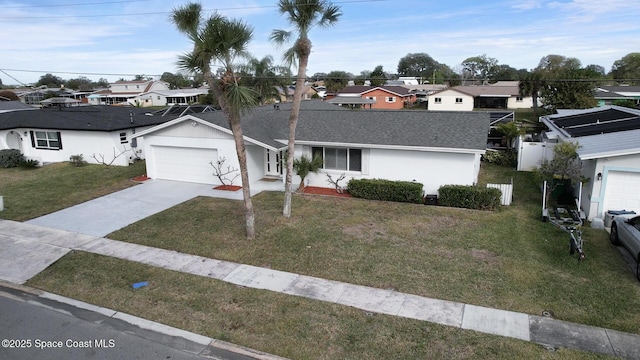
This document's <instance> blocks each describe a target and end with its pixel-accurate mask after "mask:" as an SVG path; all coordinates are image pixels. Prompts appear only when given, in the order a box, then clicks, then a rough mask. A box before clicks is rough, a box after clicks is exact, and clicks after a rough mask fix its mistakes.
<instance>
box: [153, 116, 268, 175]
mask: <svg viewBox="0 0 640 360" xmlns="http://www.w3.org/2000/svg"><path fill="white" fill-rule="evenodd" d="M193 123H195V122H192V121H188V120H187V121H183V122H181V123H179V124H176V125H175V126H172V127H169V128H166V129H162V130H159V131H157V132H154V133H152V134H148V135H146V136H144V152H145V153H146V154H147V163H146V165H147V176H148V177H150V178H152V179H153V178H157V177H158V163H159V162H158V159H156V158H155V156H154V155H153V151H154V147H176V148H183V149H189V148H192V149H211V150H216V152H217V155H218V159H212V160H214V161H217V160H219V159H221V158H223V157H224V158H225V163H224V166H223V169H226V168H227V166H231V167H232V168H235V169H238V174H239V173H240V172H239V170H240V163H239V161H238V156H237V153H236V147H235V141H234V140H233V136H232V135H230V134H227V133H225V132H222V131H219V130H217V129H214V128H211V127H209V126H206V125H203V124H196V125H195V126H193V125H192V124H193ZM246 153H247V168H248V171H249V180H250V182H253V181H257V180H259V179H261V178H262V176H263V175H264V160H263V159H264V153H263V149H262V148H261V147H258V146H255V145H251V144H246ZM211 174H212V175H211V184H219V180H218V179H217V178H215V176H214V175H213V168H212V169H211ZM234 185H240V186H242V180H241V179H240V177H238V178H237V179H236V180H235V181H234Z"/></svg>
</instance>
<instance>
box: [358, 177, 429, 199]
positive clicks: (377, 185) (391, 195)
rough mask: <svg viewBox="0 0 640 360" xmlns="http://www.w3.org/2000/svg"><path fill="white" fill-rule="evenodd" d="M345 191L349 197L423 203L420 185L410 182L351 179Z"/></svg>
mask: <svg viewBox="0 0 640 360" xmlns="http://www.w3.org/2000/svg"><path fill="white" fill-rule="evenodd" d="M347 189H348V191H349V194H351V196H353V197H359V198H363V199H370V200H383V201H396V202H408V203H416V204H420V203H422V202H423V199H422V184H420V183H415V182H410V181H391V180H382V179H351V180H350V181H349V184H348V185H347Z"/></svg>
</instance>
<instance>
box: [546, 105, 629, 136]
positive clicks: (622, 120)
mask: <svg viewBox="0 0 640 360" xmlns="http://www.w3.org/2000/svg"><path fill="white" fill-rule="evenodd" d="M553 122H554V123H555V125H556V126H558V127H559V128H562V129H564V130H565V131H566V132H567V133H569V135H571V136H572V137H579V136H588V135H596V134H607V133H613V132H618V131H627V130H635V129H640V117H639V116H637V115H634V114H632V113H628V112H625V111H620V110H617V109H606V110H603V111H594V112H589V113H583V114H576V115H568V116H563V117H561V118H557V119H553Z"/></svg>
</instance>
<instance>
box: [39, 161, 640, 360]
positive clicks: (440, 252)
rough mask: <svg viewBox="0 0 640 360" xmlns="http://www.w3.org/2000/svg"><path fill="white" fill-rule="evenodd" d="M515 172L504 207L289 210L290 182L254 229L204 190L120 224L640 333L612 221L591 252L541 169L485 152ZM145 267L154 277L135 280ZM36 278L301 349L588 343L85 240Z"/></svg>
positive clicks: (325, 273) (155, 238)
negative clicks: (561, 220)
mask: <svg viewBox="0 0 640 360" xmlns="http://www.w3.org/2000/svg"><path fill="white" fill-rule="evenodd" d="M511 178H513V179H514V185H515V191H514V202H513V204H512V206H509V207H503V208H502V209H501V210H499V211H495V212H484V211H474V210H467V209H454V208H444V207H434V206H424V205H415V204H400V203H388V202H376V201H366V200H361V199H344V198H330V197H318V196H308V195H296V196H294V201H293V216H292V218H291V219H284V218H283V217H282V215H281V212H282V208H281V207H282V203H283V201H282V200H283V194H282V193H262V194H260V195H258V196H256V197H254V207H255V209H256V215H257V218H256V228H257V235H256V239H255V240H253V241H248V240H245V239H244V236H243V234H244V229H243V222H244V221H243V216H242V204H241V202H239V201H231V200H222V199H212V198H204V197H203V198H197V199H194V200H192V201H189V202H186V203H183V204H181V205H178V206H176V207H174V208H172V209H169V210H167V211H164V212H162V213H160V214H157V215H154V216H152V217H149V218H147V219H145V220H143V221H140V222H137V223H135V224H133V225H131V226H129V227H126V228H124V229H122V230H120V231H117V232H115V233H112V234H110V235H109V236H108V237H109V238H113V239H118V240H123V241H129V242H134V243H139V244H144V245H149V246H156V247H160V248H165V249H172V250H177V251H181V252H185V253H191V254H197V255H202V256H206V257H210V258H216V259H221V260H229V261H235V262H240V263H246V264H252V265H256V266H263V267H270V268H273V269H278V270H284V271H290V272H296V273H301V274H307V275H312V276H317V277H322V278H327V279H334V280H338V281H345V282H349V283H355V284H361V285H367V286H374V287H378V288H392V289H396V290H398V291H401V292H407V293H412V294H417V295H423V296H429V297H434V298H438V299H446V300H452V301H459V302H465V303H470V304H475V305H482V306H489V307H496V308H500V309H505V310H512V311H518V312H524V313H528V314H540V313H541V312H542V311H543V310H551V311H553V312H554V314H555V316H556V318H558V319H561V320H566V321H572V322H579V323H584V324H589V325H594V326H602V327H607V328H613V329H616V330H620V331H625V332H632V333H640V330H639V329H638V325H637V324H638V323H640V314H638V311H637V309H638V308H639V307H640V286H638V283H637V281H636V280H635V276H634V274H632V273H631V271H630V270H629V269H628V267H627V266H626V265H625V263H624V262H623V261H622V259H621V256H620V254H619V253H618V251H617V250H616V249H615V248H614V247H613V246H611V245H610V244H609V241H608V239H607V234H606V232H604V231H602V230H593V229H591V228H588V227H585V229H584V237H585V251H586V254H587V259H586V260H585V261H584V262H582V263H579V262H578V261H577V260H576V258H575V257H571V256H569V254H568V237H567V235H566V234H565V233H563V232H562V231H560V230H558V229H556V228H554V227H553V226H552V225H550V224H548V223H542V222H541V221H540V201H539V199H540V196H541V195H540V190H539V188H538V186H537V185H536V184H535V182H534V181H533V179H532V177H531V174H529V173H517V172H515V171H512V170H509V169H505V168H500V167H496V166H489V165H487V164H483V168H482V172H481V179H480V182H481V183H482V184H485V183H487V182H505V181H509V180H510V179H511ZM142 280H147V281H150V283H151V286H150V287H149V288H144V289H143V290H141V291H133V290H132V289H131V284H132V283H133V282H136V281H142ZM28 285H30V286H34V287H39V288H42V289H45V290H48V291H52V292H56V293H59V294H62V295H66V296H71V297H74V298H78V299H80V300H85V301H88V302H91V303H94V304H98V305H102V306H107V307H110V308H113V309H116V310H119V311H124V312H129V313H133V314H136V315H138V316H142V317H145V318H148V319H152V320H156V321H160V322H162V323H165V324H169V325H173V326H178V327H181V328H185V329H187V330H190V331H195V332H198V333H202V334H205V335H209V336H212V337H216V338H222V339H223V340H227V341H231V342H234V343H238V344H241V345H244V346H249V347H253V348H257V349H259V350H263V351H267V352H271V353H275V354H278V355H282V356H286V357H290V358H295V359H332V358H341V359H358V358H390V359H391V358H395V359H406V358H427V357H429V358H447V359H449V358H453V359H455V358H478V359H480V358H487V357H489V358H505V359H506V358H509V359H511V358H536V359H538V358H556V357H558V358H575V359H578V358H584V357H585V356H588V355H587V354H584V353H582V352H574V351H567V350H563V351H561V352H558V353H548V352H546V350H543V349H542V348H541V347H539V346H536V345H534V344H530V343H526V342H522V341H517V340H513V339H506V338H501V337H495V336H489V335H483V334H477V333H474V332H470V331H463V330H460V329H454V328H449V327H443V326H439V325H434V324H429V323H424V322H418V321H412V320H408V319H398V318H393V317H388V316H383V315H375V316H373V317H367V316H366V315H364V314H363V313H362V312H360V311H357V310H354V309H351V308H346V307H342V306H337V305H332V304H326V303H322V302H319V301H312V300H307V299H301V298H295V297H290V296H285V295H281V294H274V293H271V292H268V291H260V290H253V289H245V288H241V287H237V286H234V285H229V284H224V283H222V282H219V281H215V280H210V279H205V278H199V277H195V276H190V275H185V274H178V273H175V272H172V271H168V270H162V269H157V268H153V267H148V266H144V265H140V264H134V263H130V262H126V261H122V260H116V259H110V258H105V257H101V256H96V255H91V254H86V253H80V252H75V253H72V254H70V255H68V256H66V257H64V258H63V259H61V260H60V261H59V262H57V263H56V264H54V265H53V266H51V267H50V268H49V269H48V270H47V271H45V272H43V273H42V274H40V275H39V276H37V277H36V278H34V279H32V280H31V281H29V283H28ZM592 358H601V357H600V356H598V357H596V356H592Z"/></svg>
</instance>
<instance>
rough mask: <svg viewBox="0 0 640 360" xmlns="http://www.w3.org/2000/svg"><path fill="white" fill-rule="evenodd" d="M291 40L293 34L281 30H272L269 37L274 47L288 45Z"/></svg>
mask: <svg viewBox="0 0 640 360" xmlns="http://www.w3.org/2000/svg"><path fill="white" fill-rule="evenodd" d="M292 38H293V32H291V31H286V30H281V29H276V30H273V31H272V32H271V35H269V40H270V41H271V42H273V43H275V44H276V45H283V44H286V43H289V42H290V41H291V39H292Z"/></svg>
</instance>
